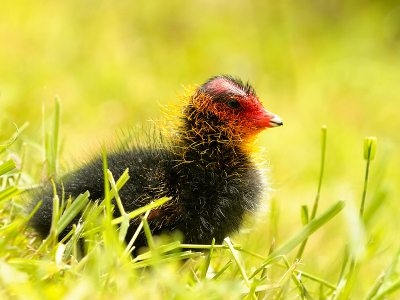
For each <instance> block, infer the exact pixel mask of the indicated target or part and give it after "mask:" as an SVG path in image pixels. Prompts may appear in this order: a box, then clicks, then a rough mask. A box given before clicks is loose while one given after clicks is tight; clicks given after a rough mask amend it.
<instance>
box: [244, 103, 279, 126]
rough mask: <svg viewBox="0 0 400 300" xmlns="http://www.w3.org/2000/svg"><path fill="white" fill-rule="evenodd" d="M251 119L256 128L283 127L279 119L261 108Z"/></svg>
mask: <svg viewBox="0 0 400 300" xmlns="http://www.w3.org/2000/svg"><path fill="white" fill-rule="evenodd" d="M251 119H252V120H253V122H254V124H255V125H256V126H258V127H268V128H272V127H277V126H282V125H283V122H282V119H281V118H279V117H278V116H277V115H274V114H273V113H271V112H269V111H268V110H266V109H265V108H261V110H260V111H259V112H257V113H256V114H254V115H253V116H252V117H251Z"/></svg>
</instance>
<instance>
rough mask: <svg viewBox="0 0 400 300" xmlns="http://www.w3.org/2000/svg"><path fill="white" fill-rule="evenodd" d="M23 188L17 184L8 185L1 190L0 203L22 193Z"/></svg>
mask: <svg viewBox="0 0 400 300" xmlns="http://www.w3.org/2000/svg"><path fill="white" fill-rule="evenodd" d="M21 192H22V190H20V189H19V188H17V187H15V186H9V187H6V188H5V189H4V190H2V191H1V192H0V203H2V202H5V201H7V200H9V199H11V198H12V197H15V196H16V195H18V194H20V193H21Z"/></svg>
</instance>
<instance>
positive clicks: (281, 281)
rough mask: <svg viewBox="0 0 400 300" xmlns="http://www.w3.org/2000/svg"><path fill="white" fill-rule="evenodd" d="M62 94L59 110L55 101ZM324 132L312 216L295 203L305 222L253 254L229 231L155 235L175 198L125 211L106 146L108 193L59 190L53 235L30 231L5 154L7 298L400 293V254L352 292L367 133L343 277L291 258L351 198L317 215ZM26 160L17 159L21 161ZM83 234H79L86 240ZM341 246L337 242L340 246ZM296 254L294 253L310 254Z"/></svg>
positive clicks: (365, 243)
mask: <svg viewBox="0 0 400 300" xmlns="http://www.w3.org/2000/svg"><path fill="white" fill-rule="evenodd" d="M56 101H57V102H58V104H57V105H58V107H59V104H60V103H59V99H57V100H56ZM59 118H60V111H59V110H57V114H56V118H55V119H54V123H53V124H55V125H53V126H52V127H50V128H48V129H50V131H53V132H54V135H55V136H58V131H59V129H60V127H59V122H58V120H59ZM326 131H327V129H326V127H323V128H322V135H321V155H322V156H321V157H322V159H321V172H320V177H319V182H318V183H317V184H316V186H318V189H317V198H316V201H315V203H314V208H313V213H312V215H311V217H310V218H309V219H308V217H307V211H308V209H305V207H302V208H300V207H299V212H300V211H301V212H302V216H303V223H304V224H303V225H304V226H303V227H302V228H298V229H297V230H295V232H296V233H295V234H293V235H292V236H291V237H289V238H287V239H286V240H285V241H283V242H282V243H280V244H279V245H276V244H275V242H274V241H273V242H272V244H271V245H269V248H270V250H269V253H259V252H253V251H250V250H248V249H246V247H243V246H241V245H239V244H234V243H232V242H231V240H230V238H229V237H227V238H226V239H225V241H224V244H222V245H216V244H215V243H214V242H213V243H212V244H211V245H186V244H181V243H180V242H179V241H174V240H171V237H170V238H167V237H162V238H161V239H160V238H159V237H153V236H152V235H151V230H150V228H149V225H148V223H147V220H146V216H148V213H149V211H150V210H151V209H153V208H155V207H157V206H159V205H162V204H163V203H165V202H166V201H168V200H169V199H168V198H163V199H159V200H156V201H154V202H153V203H151V204H149V205H147V206H145V207H143V208H141V209H138V210H136V211H133V212H125V211H124V210H123V207H122V206H121V205H118V206H117V207H114V208H112V207H111V200H112V198H114V197H115V198H116V200H117V204H118V203H119V202H120V199H119V195H118V190H119V189H120V188H121V187H122V186H123V185H124V183H126V182H127V181H128V180H130V178H129V170H126V172H125V173H124V174H123V175H122V176H121V177H120V178H118V180H117V181H115V180H114V178H113V176H112V174H111V172H109V171H108V170H107V157H106V156H105V150H104V149H103V159H104V170H105V173H104V176H105V179H106V182H109V183H110V184H105V188H106V189H108V192H106V193H105V198H104V199H99V200H100V201H96V202H90V203H89V202H88V201H89V198H90V194H89V193H88V192H86V193H85V194H83V195H80V196H78V197H77V198H76V199H75V200H73V201H71V199H65V196H64V195H62V200H61V201H60V200H59V198H58V196H57V195H55V198H54V200H55V201H54V208H53V222H52V227H51V230H50V234H49V236H48V238H46V239H45V240H43V241H40V240H39V239H38V238H37V237H35V234H33V233H32V231H31V230H29V229H28V228H27V223H28V221H29V219H30V217H31V216H32V214H33V213H34V212H35V210H36V209H37V207H36V208H35V209H34V210H33V212H31V213H30V214H29V215H26V213H25V212H24V209H23V203H22V202H21V199H24V198H18V197H17V195H18V194H19V193H20V192H21V191H23V190H24V189H25V187H24V184H23V182H19V179H20V178H21V175H22V174H23V173H24V172H26V170H24V169H23V168H21V167H20V168H16V165H15V163H14V161H13V159H7V158H8V157H9V156H10V154H9V153H7V152H4V153H3V154H2V155H3V157H4V158H5V160H4V161H5V162H4V163H3V164H1V165H0V176H1V177H0V180H1V182H0V184H1V186H2V189H1V191H0V205H1V222H2V226H1V229H0V236H1V237H2V240H1V243H0V253H1V255H2V258H3V259H2V260H1V268H0V270H1V271H0V282H1V284H2V285H1V286H2V289H1V291H2V296H3V297H4V299H7V298H9V299H11V298H12V299H25V298H27V297H29V299H36V298H37V299H43V298H42V297H43V295H46V297H47V298H46V299H60V298H63V297H65V298H68V297H71V295H74V299H86V298H87V297H89V295H90V298H91V299H110V298H114V297H115V298H118V299H120V298H121V297H122V298H124V297H125V296H127V295H140V297H144V298H151V299H170V298H171V299H190V298H196V299H239V298H244V299H294V298H299V299H348V298H349V297H350V295H352V297H354V298H357V299H383V298H384V297H385V296H386V295H390V294H393V293H396V292H397V290H398V289H400V283H399V282H400V279H399V278H400V277H399V275H398V274H397V273H396V267H397V263H398V259H399V253H400V251H399V252H398V253H397V255H396V256H395V259H394V261H393V263H392V267H390V268H389V269H388V270H387V271H386V272H385V273H383V274H378V276H376V281H375V283H374V284H371V285H370V286H369V287H368V291H369V292H368V294H367V295H358V294H357V289H356V287H357V278H358V276H361V274H359V271H360V268H361V266H362V265H366V266H368V264H369V259H371V258H372V257H373V250H371V240H370V239H371V238H370V237H368V236H367V235H366V233H365V231H364V230H363V229H362V226H363V225H362V222H363V217H364V210H365V206H366V204H367V203H366V201H367V187H368V174H369V169H370V166H371V165H370V164H371V161H372V159H373V158H374V156H375V152H376V139H375V138H366V139H365V147H364V158H365V160H366V162H367V168H366V175H365V183H364V193H363V195H362V200H361V202H360V203H361V205H360V214H359V215H357V214H356V215H355V216H352V218H354V220H353V221H354V222H356V223H359V224H358V225H357V226H359V229H356V231H355V234H354V236H351V235H350V240H348V244H349V245H350V251H345V252H343V254H344V255H343V256H342V257H341V260H342V261H343V266H342V269H341V272H340V273H336V272H335V274H332V275H334V277H337V283H335V282H330V281H329V280H327V279H325V278H324V277H323V276H321V274H322V273H323V272H322V270H320V269H318V268H316V269H314V270H313V271H312V272H311V273H310V272H304V271H303V270H302V269H303V267H302V263H301V260H299V259H296V260H295V261H294V262H292V263H291V262H290V261H289V256H291V255H292V252H294V250H295V249H296V248H298V247H300V248H299V249H301V251H304V249H305V248H306V241H307V240H308V239H309V238H310V237H312V236H313V234H314V233H315V232H316V231H317V230H319V229H320V228H323V227H324V226H325V225H326V224H327V223H328V222H329V221H330V220H331V219H335V218H336V215H337V214H339V213H340V212H341V211H342V210H343V209H344V207H345V202H344V201H342V200H339V201H336V202H334V203H333V204H332V205H331V206H330V207H329V208H327V209H325V210H323V211H322V212H321V213H317V212H316V211H317V206H318V198H319V193H320V191H321V185H322V181H323V169H324V164H325V151H326V140H327V135H326ZM47 139H48V138H47ZM13 141H14V142H15V139H13ZM44 145H45V147H46V148H44V149H43V151H46V152H50V151H51V150H52V152H50V153H53V154H54V153H57V151H55V150H54V149H57V148H58V142H57V140H52V142H50V143H45V144H44ZM9 146H11V143H10V145H8V147H9ZM360 148H361V145H360ZM23 149H25V148H23ZM24 151H25V150H24ZM21 155H22V154H21ZM43 157H46V165H49V166H50V167H51V168H52V170H53V172H54V171H55V170H57V161H58V159H59V158H58V156H57V155H44V156H43ZM41 163H42V162H41V161H38V162H37V164H41ZM23 165H24V164H23V163H21V165H20V166H23ZM93 200H95V199H93ZM38 205H40V203H39V204H38ZM112 209H120V210H121V215H122V216H121V217H120V218H118V219H114V220H112V219H111V215H112V212H111V211H112ZM274 210H275V209H274V208H273V207H271V211H270V214H271V215H273V214H275V213H276V211H274ZM80 212H83V213H82V218H81V221H80V222H79V224H77V225H75V226H73V229H72V230H71V232H70V233H69V234H67V236H66V237H65V238H64V239H63V240H62V241H61V242H58V241H57V240H58V233H60V232H62V231H63V229H64V228H65V227H66V226H67V224H68V223H69V222H70V221H71V220H72V219H73V218H74V217H75V216H76V215H77V214H78V213H80ZM372 214H373V213H372ZM139 215H142V216H143V217H142V221H141V223H140V225H139V226H138V229H137V230H138V231H137V233H138V232H139V231H140V230H144V231H145V233H146V237H147V239H148V244H149V249H148V250H147V252H146V251H145V252H144V253H141V254H139V255H138V256H136V257H132V256H130V255H129V253H130V252H131V251H132V250H133V248H132V245H133V243H134V239H135V237H136V236H137V235H136V234H135V235H134V237H133V240H132V241H131V242H130V243H129V244H128V245H125V243H124V242H123V241H124V238H125V234H126V230H127V226H128V224H129V220H130V219H131V218H134V217H137V216H139ZM357 219H358V220H357ZM338 234H341V233H338ZM239 238H240V236H239V237H238V239H239ZM348 238H349V237H348V236H346V237H345V239H348ZM352 239H354V240H352ZM80 241H83V247H82V243H81V242H80ZM342 247H343V245H338V249H340V248H342ZM374 247H375V248H376V246H374ZM82 250H83V252H82ZM371 251H372V252H371ZM299 253H300V252H299ZM299 253H298V254H297V255H296V257H297V258H299V257H300V256H301V255H302V254H303V255H304V253H302V254H301V253H300V254H299ZM313 255H317V254H314V253H312V252H311V253H310V252H309V253H307V254H306V256H308V258H312V256H313ZM306 259H307V257H306ZM21 286H23V287H24V288H20V287H21Z"/></svg>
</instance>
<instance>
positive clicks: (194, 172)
mask: <svg viewBox="0 0 400 300" xmlns="http://www.w3.org/2000/svg"><path fill="white" fill-rule="evenodd" d="M176 110H177V112H176V114H177V118H175V119H176V121H175V125H174V128H173V130H169V131H164V133H163V136H164V137H163V139H162V140H165V142H162V141H161V143H156V142H154V143H151V142H150V143H149V145H147V146H142V145H140V146H139V145H136V146H129V147H127V148H125V149H124V150H119V151H114V152H111V153H108V154H107V161H108V168H109V169H110V170H111V172H112V173H113V176H114V178H116V179H117V178H119V177H120V176H121V175H122V173H123V172H124V171H125V170H126V169H127V168H129V176H130V179H129V180H128V182H127V183H126V184H125V185H124V186H123V187H122V189H121V190H120V191H119V195H120V198H121V200H122V204H123V206H124V209H125V211H126V212H130V211H133V210H135V209H137V208H139V207H141V206H144V205H146V204H148V203H150V202H151V201H153V200H155V199H159V198H161V197H165V196H167V197H172V200H170V201H168V202H166V203H165V204H163V205H162V206H160V207H158V208H157V209H154V210H152V211H151V212H150V215H149V216H148V222H149V225H150V228H151V230H152V233H153V235H159V234H161V233H172V232H174V231H180V232H181V233H182V234H183V238H184V242H185V243H190V244H210V243H211V241H212V239H213V238H215V240H216V242H217V243H221V242H222V241H223V239H224V238H225V237H227V236H228V235H230V234H232V233H234V232H236V231H237V230H238V229H239V227H240V225H241V223H242V221H243V218H244V215H245V213H247V212H255V211H257V209H258V208H259V206H260V200H261V198H262V197H265V195H263V192H264V191H265V189H264V179H263V178H262V174H261V170H260V169H258V167H257V166H256V164H255V162H254V160H253V158H252V152H254V142H255V137H256V135H257V134H258V133H259V132H261V131H262V130H263V129H265V128H268V127H276V126H281V125H282V124H283V123H282V120H281V119H280V118H279V117H278V116H276V115H274V114H272V113H270V112H268V111H267V110H265V109H264V108H263V106H262V104H261V103H260V101H259V99H258V97H257V95H256V92H255V90H254V88H253V87H252V86H250V85H249V84H243V83H242V82H241V81H240V80H239V79H237V78H234V77H231V76H216V77H213V78H211V79H210V80H208V81H207V82H206V83H205V84H203V85H202V86H200V87H198V88H196V89H194V90H193V91H191V92H189V93H188V95H187V96H185V97H184V98H183V99H182V103H181V105H180V106H177V109H176ZM61 181H62V183H63V185H64V191H65V199H68V198H69V196H72V197H73V198H74V197H77V196H78V195H79V194H82V193H85V192H86V191H89V192H90V198H91V199H92V200H96V199H103V198H104V174H103V161H102V157H100V156H99V157H97V158H95V159H94V160H91V161H90V162H89V163H86V164H85V165H83V166H82V167H80V168H78V169H77V170H75V171H73V172H71V173H70V174H67V175H66V176H64V177H63V178H62V179H61ZM57 193H58V196H59V197H60V198H61V186H57ZM53 197H54V193H53V189H52V186H51V184H48V185H47V186H44V187H43V188H42V190H41V192H38V193H37V194H36V196H34V197H33V199H32V202H31V205H32V207H33V206H34V205H36V204H37V203H38V201H40V200H43V203H42V205H41V207H40V208H39V210H38V211H37V212H36V214H35V215H34V216H33V218H32V220H31V222H30V224H31V226H32V227H33V228H34V229H35V230H36V231H37V232H38V233H39V234H40V235H41V236H42V237H46V236H47V235H48V234H49V231H50V227H51V219H52V208H53ZM114 204H116V203H115V202H114ZM120 215H121V214H120V211H119V209H118V207H117V206H116V205H115V209H114V217H119V216H120ZM78 221H79V216H77V217H76V218H75V219H74V220H73V221H72V222H71V224H70V225H69V226H67V228H66V229H65V230H64V231H63V232H62V233H60V239H61V238H63V237H64V236H65V235H66V234H67V233H68V232H69V231H70V230H71V229H72V224H73V223H77V222H78ZM139 221H140V220H138V218H136V219H132V220H131V223H130V226H129V229H128V233H127V235H126V241H127V242H129V241H130V239H131V238H132V236H133V234H134V232H135V230H136V228H137V225H138V224H139ZM134 245H135V247H136V249H139V248H140V247H142V246H146V245H147V241H146V238H145V235H144V233H143V232H142V233H141V234H140V235H139V237H138V238H137V239H136V241H135V244H134Z"/></svg>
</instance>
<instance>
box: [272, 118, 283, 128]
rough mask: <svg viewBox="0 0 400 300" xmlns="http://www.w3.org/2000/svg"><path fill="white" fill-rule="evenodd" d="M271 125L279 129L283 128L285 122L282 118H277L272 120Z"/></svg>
mask: <svg viewBox="0 0 400 300" xmlns="http://www.w3.org/2000/svg"><path fill="white" fill-rule="evenodd" d="M269 125H270V126H271V127H278V126H282V125H283V121H282V119H281V118H279V117H278V116H275V117H274V118H273V119H271V120H270V121H269Z"/></svg>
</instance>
